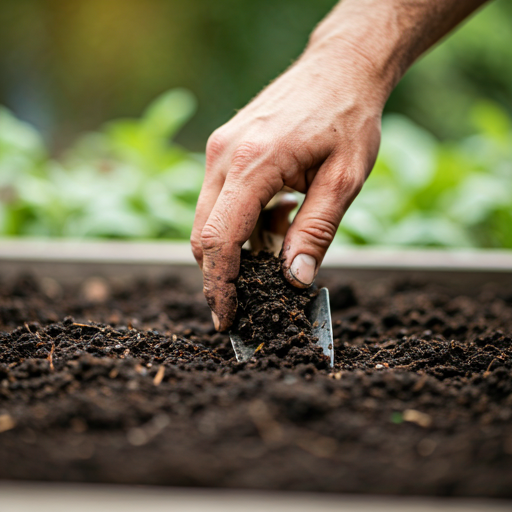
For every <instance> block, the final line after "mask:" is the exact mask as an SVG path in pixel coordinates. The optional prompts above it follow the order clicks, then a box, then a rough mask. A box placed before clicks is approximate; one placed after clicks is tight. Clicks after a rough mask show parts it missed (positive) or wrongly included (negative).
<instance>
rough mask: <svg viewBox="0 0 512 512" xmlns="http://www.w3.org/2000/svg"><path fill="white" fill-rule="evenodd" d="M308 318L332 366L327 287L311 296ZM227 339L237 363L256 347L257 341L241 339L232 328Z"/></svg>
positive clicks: (332, 351) (251, 353)
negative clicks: (251, 341) (248, 341)
mask: <svg viewBox="0 0 512 512" xmlns="http://www.w3.org/2000/svg"><path fill="white" fill-rule="evenodd" d="M308 319H309V321H310V322H311V325H312V327H313V335H314V336H316V337H317V338H318V341H317V345H319V346H321V347H322V350H323V352H324V354H325V355H326V356H327V357H328V358H329V362H330V365H331V366H334V343H333V337H332V321H331V308H330V305H329V290H328V289H327V288H321V289H320V291H319V292H318V294H317V295H316V296H315V297H314V298H313V300H312V302H311V305H310V307H309V313H308ZM229 339H230V340H231V344H232V345H233V350H234V351H235V355H236V360H237V361H238V362H239V363H241V362H245V361H248V360H249V359H250V358H251V357H252V356H253V355H254V353H255V352H256V349H257V348H258V343H247V342H245V341H243V340H242V338H241V337H240V335H239V334H238V333H237V332H235V331H234V330H231V331H229Z"/></svg>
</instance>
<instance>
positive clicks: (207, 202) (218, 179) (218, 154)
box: [190, 131, 229, 268]
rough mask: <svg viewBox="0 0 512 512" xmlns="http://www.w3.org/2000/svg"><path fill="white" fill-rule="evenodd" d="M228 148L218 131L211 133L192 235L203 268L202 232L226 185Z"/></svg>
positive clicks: (194, 251) (193, 250) (194, 250)
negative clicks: (226, 155)
mask: <svg viewBox="0 0 512 512" xmlns="http://www.w3.org/2000/svg"><path fill="white" fill-rule="evenodd" d="M226 148H227V145H226V144H225V142H224V140H223V138H222V136H221V135H219V134H218V131H217V132H214V133H213V134H212V135H211V137H210V138H209V139H208V143H207V145H206V172H205V176H204V181H203V185H202V187H201V192H200V194H199V199H198V201H197V206H196V213H195V217H194V226H193V228H192V234H191V237H190V244H191V246H192V253H193V254H194V258H195V259H196V261H197V263H198V264H199V266H200V267H201V268H203V248H202V246H201V232H202V231H203V227H204V225H205V223H206V221H207V220H208V217H209V216H210V213H211V211H212V209H213V207H214V206H215V202H216V201H217V198H218V197H219V194H220V192H221V190H222V186H223V185H224V181H225V177H226V173H227V170H228V168H229V162H226V161H225V157H224V155H225V153H226Z"/></svg>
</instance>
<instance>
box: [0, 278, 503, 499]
mask: <svg viewBox="0 0 512 512" xmlns="http://www.w3.org/2000/svg"><path fill="white" fill-rule="evenodd" d="M328 287H329V289H330V292H331V305H332V309H333V326H334V338H335V368H334V369H329V368H326V367H325V365H324V361H323V360H322V359H321V358H320V359H318V358H316V357H315V352H314V351H313V352H311V353H310V354H309V355H310V357H309V358H308V357H305V356H304V351H301V350H300V349H301V348H304V347H307V346H308V345H307V344H305V345H303V346H302V347H300V346H299V345H293V343H292V347H290V350H288V351H287V352H286V353H285V354H284V356H283V357H280V356H278V355H277V354H276V353H269V352H268V351H267V348H268V347H267V348H266V347H264V348H262V349H261V350H260V351H259V352H258V353H257V354H256V355H255V357H254V358H253V359H252V360H251V361H249V362H247V363H237V362H236V360H235V358H234V354H233V351H232V349H231V346H230V343H229V338H228V336H227V335H225V334H218V333H215V331H214V329H213V326H212V324H211V317H210V314H209V310H208V307H207V306H206V304H205V302H204V299H203V298H202V296H201V295H200V294H192V293H190V292H189V291H188V290H186V289H184V287H183V286H182V285H181V284H180V283H179V282H177V281H174V280H168V281H163V282H158V283H151V282H149V281H148V282H134V283H131V284H127V283H122V282H115V281H109V280H104V279H99V278H98V279H88V280H86V281H85V282H84V283H82V284H81V285H80V286H79V287H62V286H60V285H59V284H58V283H57V282H55V281H52V280H49V279H43V280H40V281H38V280H36V279H33V278H29V277H20V278H16V279H11V280H8V279H6V280H4V281H2V282H1V283H0V331H1V334H0V461H1V463H0V478H10V479H38V480H58V481H87V482H112V483H115V482H119V483H130V484H161V485H179V486H184V485H185V486H215V487H238V488H240V487H244V488H264V489H300V490H310V491H333V492H364V493H400V494H429V495H432V494H434V495H464V496H475V495H479V496H494V497H508V498H510V497H512V294H511V293H510V290H509V291H508V292H507V293H502V292H501V291H500V290H499V289H492V288H491V287H484V288H482V289H478V290H475V291H474V294H473V295H472V296H460V295H456V294H454V293H453V292H451V291H450V290H449V289H443V288H439V287H434V286H431V285H426V284H424V283H419V282H399V281H396V280H395V281H379V282H375V283H370V284H368V285H364V284H361V283H355V284H350V285H349V284H345V283H341V282H338V283H336V282H329V283H328ZM304 296H305V297H307V295H304ZM299 297H300V295H299ZM269 300H270V301H273V300H275V297H274V296H270V297H269ZM299 302H301V301H300V300H299ZM244 307H246V308H249V309H250V307H251V305H250V304H249V303H247V305H244ZM246 311H247V310H246ZM265 314H266V313H265ZM278 314H279V315H280V319H279V322H285V317H286V315H284V317H283V318H282V317H281V313H278ZM253 318H254V317H253ZM270 320H272V319H270ZM265 322H268V326H269V327H271V326H272V325H273V324H272V323H271V321H269V320H268V319H266V320H265ZM275 323H276V324H277V322H275ZM282 325H285V324H284V323H283V324H282ZM291 325H293V323H292V324H291ZM304 325H306V326H307V324H304ZM287 328H288V327H286V328H285V331H286V329H287ZM301 329H302V327H301ZM266 332H267V331H261V330H260V331H258V336H266ZM269 332H270V331H269ZM274 332H276V331H274ZM289 336H290V338H292V337H293V336H297V334H296V333H290V335H289ZM306 337H307V335H306ZM277 339H280V338H279V336H277ZM273 341H275V338H273V339H271V340H269V341H268V346H270V344H271V343H272V342H273ZM283 344H286V340H284V341H283ZM293 346H296V347H298V350H296V351H295V352H292V349H293ZM306 352H307V351H306ZM306 356H307V354H306Z"/></svg>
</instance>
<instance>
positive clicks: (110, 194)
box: [0, 89, 512, 248]
mask: <svg viewBox="0 0 512 512" xmlns="http://www.w3.org/2000/svg"><path fill="white" fill-rule="evenodd" d="M195 108H196V104H195V100H194V98H193V96H192V95H191V94H190V93H189V92H187V91H185V90H183V89H175V90H171V91H169V92H167V93H165V94H163V95H161V96H160V97H158V98H157V99H156V100H155V101H154V102H153V103H151V104H150V105H149V107H148V108H147V109H146V110H145V111H144V113H143V114H142V116H141V117H140V119H121V120H117V121H113V122H109V123H107V124H106V125H105V126H104V127H103V128H102V129H101V130H99V131H97V132H92V133H88V134H86V135H84V136H82V137H81V138H79V139H78V140H77V141H76V143H75V144H74V145H73V146H72V147H71V149H69V150H68V151H67V152H66V153H65V154H64V155H63V156H62V158H60V159H59V160H58V161H57V160H55V159H53V158H51V157H50V156H49V155H48V151H47V150H46V148H45V146H44V144H43V142H42V138H41V136H40V134H39V133H37V131H36V130H35V129H34V128H32V127H31V126H30V125H28V124H26V123H24V122H22V121H19V120H18V119H16V118H15V117H14V116H13V115H12V114H11V113H10V112H9V111H7V110H6V109H1V110H0V234H3V235H38V236H41V235H42V236H73V237H83V236H96V237H120V238H174V239H186V238H188V237H189V235H190V230H191V227H192V222H193V216H194V209H195V204H196V201H197V197H198V194H199V190H200V187H201V182H202V178H203V174H204V155H200V154H195V153H191V152H189V151H186V150H185V149H183V148H182V147H181V146H179V145H177V144H176V143H174V142H171V141H172V139H173V138H174V137H175V135H176V134H177V132H178V130H179V129H180V128H181V127H182V126H183V125H184V123H185V122H186V121H187V120H188V119H189V118H190V117H191V116H192V115H193V113H194V111H195ZM470 119H471V122H472V126H473V132H474V133H473V135H470V136H468V137H464V138H462V139H460V140H459V141H457V142H450V141H444V142H443V141H439V139H437V138H436V137H434V136H433V135H432V134H431V133H429V132H427V131H426V130H425V129H424V128H421V127H419V126H417V125H416V124H414V123H413V122H412V121H411V120H409V119H408V118H406V117H404V116H400V115H396V114H388V115H387V116H386V117H385V118H384V123H383V138H382V146H381V151H380V154H379V158H378V160H377V164H376V166H375V169H374V171H373V173H372V175H371V177H370V178H369V180H368V182H367V184H366V185H365V187H364V189H363V192H362V193H361V194H360V196H359V197H358V198H357V199H356V200H355V202H354V204H353V205H352V207H351V208H350V210H349V212H348V213H347V215H346V216H345V219H344V220H343V222H342V227H341V228H340V231H339V233H338V237H337V239H338V240H339V241H344V242H350V243H356V244H367V243H376V244H392V245H420V246H421V245H429V246H458V247H460V246H469V247H507V248H512V121H511V118H510V117H509V116H508V114H507V112H506V111H505V110H504V109H503V108H501V107H499V106H498V105H497V104H495V103H492V102H489V101H480V102H477V103H475V104H474V105H473V107H472V109H471V111H470Z"/></svg>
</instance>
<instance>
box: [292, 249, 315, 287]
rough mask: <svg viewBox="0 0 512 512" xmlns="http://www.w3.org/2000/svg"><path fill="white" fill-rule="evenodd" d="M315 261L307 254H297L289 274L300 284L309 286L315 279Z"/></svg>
mask: <svg viewBox="0 0 512 512" xmlns="http://www.w3.org/2000/svg"><path fill="white" fill-rule="evenodd" d="M315 270H316V260H315V258H313V256H310V255H309V254H299V255H297V256H295V259H294V260H293V263H292V266H291V267H290V273H291V274H292V276H293V277H294V278H295V279H297V281H300V282H301V283H302V284H307V285H310V284H311V283H312V282H313V280H314V279H315Z"/></svg>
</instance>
